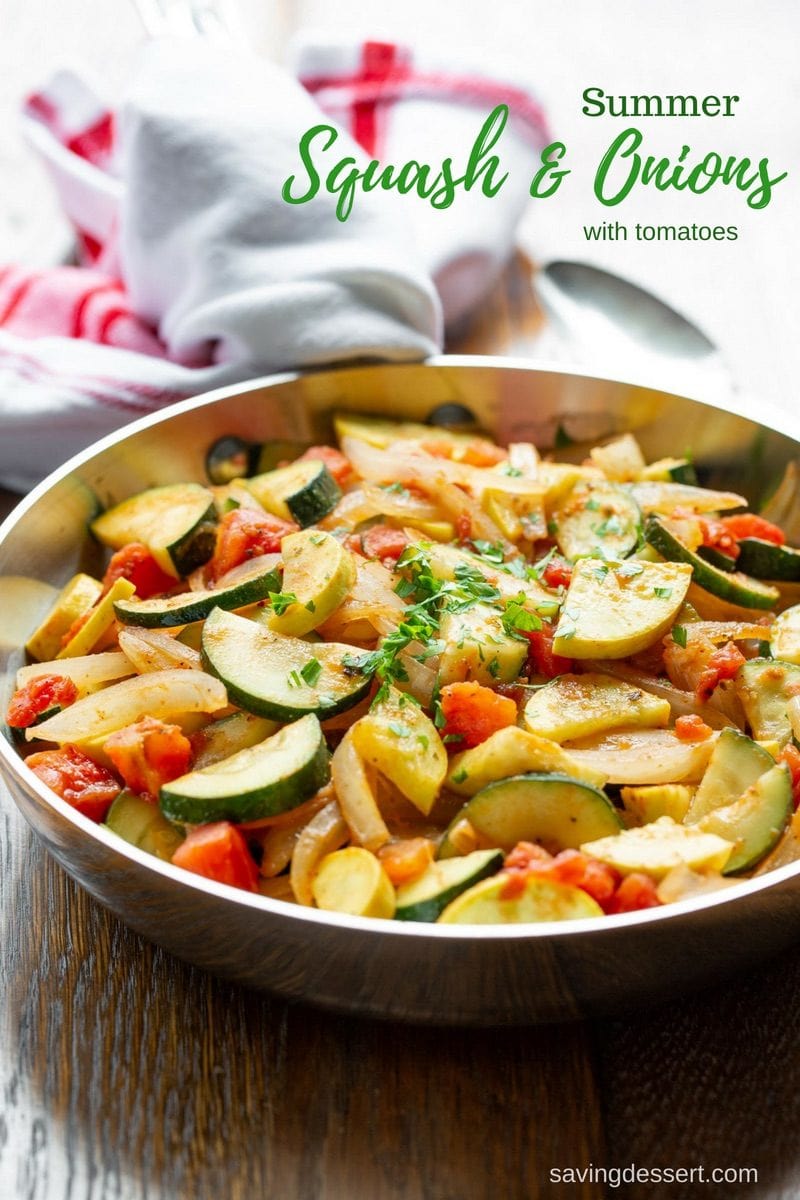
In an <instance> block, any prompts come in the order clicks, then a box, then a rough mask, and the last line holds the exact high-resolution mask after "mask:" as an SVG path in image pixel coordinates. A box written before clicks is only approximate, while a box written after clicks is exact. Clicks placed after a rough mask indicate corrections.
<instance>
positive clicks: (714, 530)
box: [695, 517, 739, 558]
mask: <svg viewBox="0 0 800 1200" xmlns="http://www.w3.org/2000/svg"><path fill="white" fill-rule="evenodd" d="M695 520H697V522H698V523H699V525H700V529H701V531H702V534H703V543H702V544H703V545H704V546H708V547H709V548H710V549H712V550H719V551H720V553H721V554H727V555H728V557H729V558H738V557H739V543H738V542H737V540H736V537H735V536H734V534H733V533H732V532H731V530H730V529H729V528H728V526H727V525H726V524H725V522H724V521H720V520H718V519H717V518H715V517H696V518H695Z"/></svg>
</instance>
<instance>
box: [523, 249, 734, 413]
mask: <svg viewBox="0 0 800 1200" xmlns="http://www.w3.org/2000/svg"><path fill="white" fill-rule="evenodd" d="M534 282H535V287H536V292H537V295H538V297H539V299H540V300H541V302H542V305H543V307H544V309H545V312H546V313H547V315H548V317H549V318H550V322H551V323H550V325H549V327H548V328H547V329H546V330H545V333H544V335H543V341H542V344H541V346H540V347H539V350H540V353H548V354H553V355H554V356H555V357H557V358H562V357H569V358H570V359H571V360H572V361H573V362H575V361H578V362H580V363H581V364H582V365H586V366H593V367H596V368H597V369H602V370H603V371H604V372H606V373H608V372H611V373H613V374H615V375H616V376H617V377H620V378H623V379H625V380H631V381H633V379H635V380H636V381H637V382H642V383H650V384H653V385H655V386H658V387H660V388H663V389H664V390H666V391H675V392H679V393H683V394H688V395H703V396H706V397H708V398H709V399H719V398H720V397H723V396H727V395H730V394H731V392H732V391H733V388H734V385H733V380H732V377H731V374H730V371H729V369H728V367H727V366H726V364H725V362H724V360H723V358H722V355H721V354H720V352H719V350H718V349H717V347H716V346H715V345H714V343H713V342H712V341H711V339H710V338H709V337H708V336H707V335H706V334H705V333H703V331H702V330H701V329H699V328H698V327H697V326H696V325H695V324H694V323H693V322H691V321H689V320H688V319H687V318H686V317H684V316H682V314H681V313H678V312H676V311H675V309H674V308H671V307H670V306H669V305H668V304H666V303H665V302H664V301H663V300H660V299H659V298H658V297H657V296H654V295H653V294H652V293H651V292H648V291H646V290H645V289H644V288H641V287H639V286H638V285H637V284H634V283H631V282H630V281H629V280H627V279H623V278H622V277H621V276H619V275H614V274H612V272H610V271H605V270H603V269H602V268H600V267H595V266H591V265H590V264H589V263H582V262H566V261H556V262H551V263H548V264H547V266H545V267H544V268H542V269H541V270H540V271H539V272H538V273H537V275H536V277H535V281H534Z"/></svg>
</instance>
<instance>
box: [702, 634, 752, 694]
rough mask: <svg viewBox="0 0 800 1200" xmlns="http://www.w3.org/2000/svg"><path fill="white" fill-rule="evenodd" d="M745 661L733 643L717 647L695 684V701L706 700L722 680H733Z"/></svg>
mask: <svg viewBox="0 0 800 1200" xmlns="http://www.w3.org/2000/svg"><path fill="white" fill-rule="evenodd" d="M745 661H746V660H745V657H744V655H743V654H742V652H741V650H739V649H738V647H737V646H735V645H734V644H733V642H726V643H725V645H724V646H719V647H718V648H717V649H716V650H715V651H714V652H713V654H712V655H711V656H710V657H709V659H708V662H707V663H706V665H705V667H704V668H703V670H702V672H701V673H700V678H699V680H698V683H697V699H698V700H699V701H701V702H704V701H706V700H708V698H709V696H710V695H711V693H712V692H713V691H714V688H715V687H716V686H717V684H719V683H722V681H723V680H724V679H733V677H734V675H735V674H736V672H737V671H738V670H739V667H741V666H742V664H743V663H744V662H745Z"/></svg>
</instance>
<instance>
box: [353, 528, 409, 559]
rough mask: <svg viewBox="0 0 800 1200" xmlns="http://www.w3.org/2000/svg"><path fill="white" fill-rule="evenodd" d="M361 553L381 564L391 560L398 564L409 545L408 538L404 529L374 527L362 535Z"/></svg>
mask: <svg viewBox="0 0 800 1200" xmlns="http://www.w3.org/2000/svg"><path fill="white" fill-rule="evenodd" d="M360 538H361V551H362V553H363V554H365V555H366V557H367V558H377V559H379V560H380V561H381V562H386V560H387V559H389V560H390V561H391V562H392V563H395V562H397V560H398V558H399V557H400V555H401V554H402V553H403V551H404V550H405V548H406V546H407V545H408V544H409V539H408V536H407V535H406V534H405V533H403V530H402V529H394V528H392V526H391V525H372V526H370V528H369V529H366V530H365V531H364V533H362V534H361V535H360Z"/></svg>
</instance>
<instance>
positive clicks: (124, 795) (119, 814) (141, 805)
mask: <svg viewBox="0 0 800 1200" xmlns="http://www.w3.org/2000/svg"><path fill="white" fill-rule="evenodd" d="M105 824H106V826H107V828H108V829H110V830H111V831H112V832H113V833H116V835H117V837H121V838H122V839H123V840H124V841H126V842H129V843H130V845H131V846H138V848H139V849H140V850H146V851H147V853H148V854H154V855H155V856H156V858H160V859H163V861H164V862H170V861H171V859H172V856H173V854H174V853H175V851H176V850H177V849H178V846H180V844H181V842H182V841H183V833H182V832H181V830H180V829H176V827H175V826H174V825H173V824H172V823H171V822H170V821H168V820H167V818H166V817H165V816H164V814H163V813H162V812H160V811H159V809H158V807H157V806H156V805H155V804H153V803H152V801H150V800H145V799H144V797H142V796H137V795H136V793H135V792H129V791H128V790H127V788H126V789H125V790H124V791H122V792H120V794H119V795H118V796H117V798H116V800H115V801H114V803H113V804H112V805H111V808H110V809H109V810H108V816H107V817H106V820H105Z"/></svg>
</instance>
